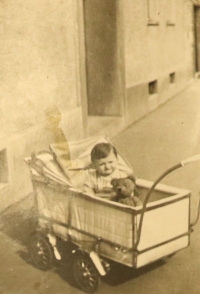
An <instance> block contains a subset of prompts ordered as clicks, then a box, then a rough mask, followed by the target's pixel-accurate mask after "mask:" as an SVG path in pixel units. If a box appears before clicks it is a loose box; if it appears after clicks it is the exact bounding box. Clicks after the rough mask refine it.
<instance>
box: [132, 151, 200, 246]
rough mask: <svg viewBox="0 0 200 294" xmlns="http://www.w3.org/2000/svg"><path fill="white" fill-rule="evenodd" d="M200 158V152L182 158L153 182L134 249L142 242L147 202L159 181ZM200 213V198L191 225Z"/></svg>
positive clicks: (147, 195) (145, 202) (146, 200)
mask: <svg viewBox="0 0 200 294" xmlns="http://www.w3.org/2000/svg"><path fill="white" fill-rule="evenodd" d="M198 160H200V154H197V155H194V156H192V157H189V158H187V159H185V160H182V161H181V162H180V163H178V164H176V165H174V166H172V167H171V168H169V169H167V170H166V171H165V172H164V173H163V174H161V175H160V176H159V177H158V178H157V180H156V181H155V182H154V183H153V185H152V186H151V188H150V189H149V190H148V192H147V194H146V197H145V200H144V203H143V208H142V211H141V216H140V221H139V225H138V231H137V240H136V242H135V244H134V250H137V248H138V245H139V243H140V239H141V232H142V226H143V221H144V216H145V212H146V208H147V203H148V201H149V199H150V196H151V194H152V192H153V191H154V189H155V187H156V186H157V185H158V183H159V182H160V181H161V180H162V179H163V178H165V177H166V176H167V175H168V174H170V173H171V172H173V171H174V170H176V169H178V168H180V167H184V166H185V165H187V164H189V163H192V162H196V161H198ZM199 214H200V199H199V204H198V210H197V216H196V219H195V221H194V222H193V223H192V224H191V225H190V227H193V226H194V225H195V224H196V223H197V221H198V219H199Z"/></svg>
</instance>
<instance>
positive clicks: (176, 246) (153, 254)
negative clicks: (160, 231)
mask: <svg viewBox="0 0 200 294" xmlns="http://www.w3.org/2000/svg"><path fill="white" fill-rule="evenodd" d="M188 245H189V236H184V237H182V238H180V239H177V240H174V241H171V242H169V243H167V244H165V245H162V246H160V247H157V248H154V249H152V250H150V251H147V252H144V253H142V254H140V255H138V257H137V264H136V267H137V268H139V267H141V266H143V265H146V264H148V263H151V262H153V261H155V260H158V259H160V258H162V257H164V256H168V255H170V254H172V253H174V252H176V251H178V250H180V249H183V248H185V247H187V246H188Z"/></svg>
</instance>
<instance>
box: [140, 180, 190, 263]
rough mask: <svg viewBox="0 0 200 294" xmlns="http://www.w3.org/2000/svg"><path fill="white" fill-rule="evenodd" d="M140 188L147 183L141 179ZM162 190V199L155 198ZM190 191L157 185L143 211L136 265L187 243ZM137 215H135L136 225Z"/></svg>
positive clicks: (178, 248) (153, 259)
mask: <svg viewBox="0 0 200 294" xmlns="http://www.w3.org/2000/svg"><path fill="white" fill-rule="evenodd" d="M140 183H142V185H143V186H142V189H144V188H145V187H146V188H149V187H150V185H151V182H149V181H141V182H140ZM159 193H161V194H162V198H163V195H164V194H163V193H165V198H163V199H162V198H161V197H159ZM190 196H191V195H190V192H189V191H188V190H183V189H177V188H173V187H170V186H166V185H162V184H160V185H158V186H157V188H156V190H155V193H154V195H153V197H156V198H157V199H159V198H160V200H157V201H153V202H150V203H149V204H148V205H147V211H146V212H145V216H144V220H143V226H142V234H141V239H140V243H139V245H138V248H137V249H138V251H139V254H138V256H137V264H136V267H141V266H143V265H145V264H148V263H151V262H153V261H155V260H157V259H160V258H162V257H164V256H167V255H170V254H172V253H174V252H176V251H178V250H180V249H183V248H185V247H187V246H188V245H189V241H190V232H189V227H190ZM139 219H140V214H139V215H138V216H137V222H136V223H137V226H138V223H139Z"/></svg>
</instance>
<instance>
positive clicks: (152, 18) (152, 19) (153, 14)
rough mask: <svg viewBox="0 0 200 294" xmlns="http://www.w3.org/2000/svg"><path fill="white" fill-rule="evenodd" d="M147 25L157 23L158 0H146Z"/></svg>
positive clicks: (158, 13) (158, 15)
mask: <svg viewBox="0 0 200 294" xmlns="http://www.w3.org/2000/svg"><path fill="white" fill-rule="evenodd" d="M147 9H148V25H159V17H160V0H147Z"/></svg>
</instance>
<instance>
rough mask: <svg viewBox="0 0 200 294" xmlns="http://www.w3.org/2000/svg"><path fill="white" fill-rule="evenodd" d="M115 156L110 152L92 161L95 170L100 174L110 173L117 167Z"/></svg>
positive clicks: (107, 174)
mask: <svg viewBox="0 0 200 294" xmlns="http://www.w3.org/2000/svg"><path fill="white" fill-rule="evenodd" d="M117 161H118V160H117V157H116V156H115V154H114V153H113V152H111V153H110V154H109V155H108V156H107V157H105V158H102V159H98V160H95V161H94V166H95V168H96V170H97V172H98V173H99V174H100V175H102V176H109V175H111V174H112V173H113V172H114V170H115V169H116V167H117Z"/></svg>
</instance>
